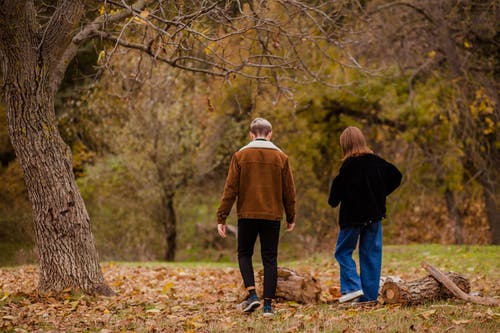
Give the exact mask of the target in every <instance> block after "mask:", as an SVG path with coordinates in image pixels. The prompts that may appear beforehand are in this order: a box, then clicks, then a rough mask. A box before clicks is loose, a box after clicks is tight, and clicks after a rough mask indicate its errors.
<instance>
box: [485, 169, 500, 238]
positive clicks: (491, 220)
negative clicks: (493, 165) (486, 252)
mask: <svg viewBox="0 0 500 333" xmlns="http://www.w3.org/2000/svg"><path fill="white" fill-rule="evenodd" d="M493 172H495V171H493ZM493 172H492V173H493ZM497 184H498V183H497ZM482 185H483V193H484V203H485V209H486V216H487V218H488V224H489V225H490V233H491V244H494V245H499V244H500V209H499V207H500V202H499V198H498V194H497V193H498V191H497V188H496V187H498V185H495V184H494V182H492V181H484V182H482Z"/></svg>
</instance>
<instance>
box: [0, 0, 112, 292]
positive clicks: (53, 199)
mask: <svg viewBox="0 0 500 333" xmlns="http://www.w3.org/2000/svg"><path fill="white" fill-rule="evenodd" d="M60 7H61V8H58V10H56V11H55V14H54V17H53V20H51V21H50V22H49V24H48V26H47V29H46V30H45V31H44V34H43V35H42V34H41V33H40V32H39V31H37V29H38V24H37V21H36V10H35V8H34V4H33V3H32V2H30V1H13V0H11V1H3V2H2V6H1V8H0V25H1V26H2V28H1V29H0V30H1V31H0V55H1V58H0V59H1V64H2V72H3V78H4V82H3V83H4V98H5V102H6V105H7V116H8V124H9V134H10V139H11V142H12V145H13V147H14V150H15V152H16V155H17V157H18V159H19V162H20V164H21V166H22V168H23V171H24V179H25V182H26V188H27V191H28V195H29V198H30V201H31V203H32V207H33V223H34V229H35V239H36V246H37V251H38V256H39V261H40V280H39V284H38V287H39V290H40V291H42V292H58V291H61V290H64V289H66V288H79V289H82V290H83V291H85V292H87V293H91V294H104V295H111V294H113V291H112V290H111V289H110V288H109V287H108V286H107V285H106V284H105V282H104V278H103V275H102V273H101V269H100V267H99V261H98V255H97V250H96V247H95V244H94V239H93V237H92V233H91V230H90V223H89V216H88V213H87V210H86V208H85V204H84V202H83V199H82V197H81V195H80V192H79V190H78V187H77V185H76V181H75V177H74V175H73V169H72V163H71V151H70V149H69V148H68V146H67V145H66V144H65V143H64V142H63V140H62V138H61V136H60V134H59V131H58V128H57V119H56V115H55V111H54V95H55V92H56V89H55V87H57V86H58V85H59V82H60V77H56V76H53V75H52V73H53V72H54V71H55V70H56V68H61V67H59V65H60V64H59V63H57V60H58V58H57V57H60V56H61V54H62V53H63V52H64V49H65V47H66V46H67V45H68V44H69V43H70V40H71V36H69V32H68V31H72V30H74V27H75V26H74V24H76V23H77V22H78V20H79V18H80V17H81V15H82V13H83V5H82V4H81V2H77V1H75V2H68V1H66V2H61V5H60ZM44 46H47V47H44ZM52 51H53V52H52ZM54 57H55V58H54Z"/></svg>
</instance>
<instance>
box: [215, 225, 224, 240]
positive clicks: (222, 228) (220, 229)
mask: <svg viewBox="0 0 500 333" xmlns="http://www.w3.org/2000/svg"><path fill="white" fill-rule="evenodd" d="M217 231H218V232H219V235H220V236H221V237H222V238H226V225H225V224H222V223H219V224H217Z"/></svg>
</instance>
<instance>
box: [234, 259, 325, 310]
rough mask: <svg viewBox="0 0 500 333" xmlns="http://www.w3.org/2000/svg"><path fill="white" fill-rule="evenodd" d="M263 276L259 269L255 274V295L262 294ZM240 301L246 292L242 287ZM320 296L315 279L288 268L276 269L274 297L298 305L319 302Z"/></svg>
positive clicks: (319, 287)
mask: <svg viewBox="0 0 500 333" xmlns="http://www.w3.org/2000/svg"><path fill="white" fill-rule="evenodd" d="M263 275H264V272H263V270H262V269H261V270H260V271H259V272H258V273H257V277H256V279H255V284H256V289H257V294H258V295H262V294H263V280H264V279H263ZM241 289H242V292H241V293H240V297H239V298H240V300H243V299H244V298H245V297H246V296H247V295H248V292H247V291H246V290H245V288H244V287H243V285H242V288H241ZM320 296H321V285H320V283H319V281H318V280H317V279H315V278H314V277H312V276H311V275H309V274H305V273H298V272H296V271H294V270H292V269H290V268H286V267H278V285H277V287H276V297H279V298H283V299H285V300H288V301H295V302H298V303H305V304H308V303H313V304H316V303H318V302H319V299H320Z"/></svg>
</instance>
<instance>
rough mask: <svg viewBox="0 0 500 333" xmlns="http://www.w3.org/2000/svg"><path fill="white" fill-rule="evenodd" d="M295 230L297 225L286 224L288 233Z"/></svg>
mask: <svg viewBox="0 0 500 333" xmlns="http://www.w3.org/2000/svg"><path fill="white" fill-rule="evenodd" d="M293 228H295V223H287V224H286V231H292V230H293Z"/></svg>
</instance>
